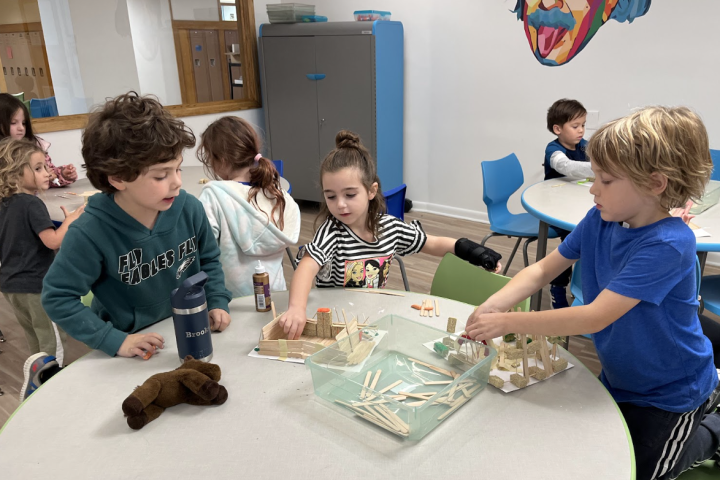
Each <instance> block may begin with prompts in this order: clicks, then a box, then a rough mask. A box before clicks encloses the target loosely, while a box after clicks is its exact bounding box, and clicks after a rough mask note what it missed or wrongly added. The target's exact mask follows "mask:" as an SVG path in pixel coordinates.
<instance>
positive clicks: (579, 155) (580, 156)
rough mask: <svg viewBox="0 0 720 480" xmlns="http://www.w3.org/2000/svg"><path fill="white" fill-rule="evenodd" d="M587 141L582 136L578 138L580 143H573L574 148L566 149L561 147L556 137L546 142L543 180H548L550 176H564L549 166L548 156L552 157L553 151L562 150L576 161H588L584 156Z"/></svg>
mask: <svg viewBox="0 0 720 480" xmlns="http://www.w3.org/2000/svg"><path fill="white" fill-rule="evenodd" d="M587 143H588V142H587V140H585V139H584V138H583V139H582V140H580V143H578V144H577V145H575V150H568V149H567V148H565V147H563V146H562V144H561V143H560V140H557V139H555V140H553V141H552V142H550V143H548V146H547V147H545V163H544V166H545V180H550V179H551V178H561V177H564V176H565V175H563V174H562V173H560V172H558V171H557V170H555V169H554V168H552V167H550V157H552V154H553V153H555V152H562V153H564V154H565V155H566V156H567V157H568V158H569V159H570V160H575V161H577V162H587V161H589V160H588V158H587V157H586V156H585V147H587Z"/></svg>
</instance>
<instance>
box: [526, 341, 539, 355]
mask: <svg viewBox="0 0 720 480" xmlns="http://www.w3.org/2000/svg"><path fill="white" fill-rule="evenodd" d="M539 351H540V342H538V341H533V342H531V343H529V344H528V346H527V353H528V355H535V354H536V353H537V352H539Z"/></svg>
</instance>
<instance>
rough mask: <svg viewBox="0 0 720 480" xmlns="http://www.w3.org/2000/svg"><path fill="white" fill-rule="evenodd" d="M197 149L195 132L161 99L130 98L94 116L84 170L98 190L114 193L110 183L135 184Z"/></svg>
mask: <svg viewBox="0 0 720 480" xmlns="http://www.w3.org/2000/svg"><path fill="white" fill-rule="evenodd" d="M194 145H195V135H193V133H192V131H191V130H190V129H189V128H188V127H187V126H186V125H185V124H184V123H183V122H182V121H181V120H179V119H177V118H175V117H173V116H172V115H171V114H170V112H168V111H167V110H165V109H164V108H163V106H162V105H161V104H160V102H159V101H158V100H157V99H156V98H154V97H152V96H142V97H141V96H139V95H138V94H137V93H136V92H128V93H126V94H123V95H120V96H118V97H115V98H113V99H110V100H108V101H107V102H105V104H104V105H102V106H101V107H100V108H99V109H97V110H96V111H95V112H93V113H92V114H90V118H89V120H88V124H87V127H85V131H83V135H82V156H83V159H84V160H85V164H84V165H83V167H84V168H85V169H86V170H87V176H88V179H89V180H90V183H92V184H93V186H94V187H95V188H97V189H98V190H101V191H103V192H105V193H113V192H115V191H116V189H115V187H113V186H112V185H111V184H110V182H109V181H108V177H117V178H119V179H121V180H123V181H126V182H132V181H134V180H135V179H137V177H138V176H139V175H141V174H142V173H144V172H146V171H147V170H148V168H150V167H151V166H153V165H156V164H158V163H165V162H169V161H172V160H175V159H176V158H178V156H179V155H181V154H182V151H183V150H184V149H186V148H191V147H193V146H194Z"/></svg>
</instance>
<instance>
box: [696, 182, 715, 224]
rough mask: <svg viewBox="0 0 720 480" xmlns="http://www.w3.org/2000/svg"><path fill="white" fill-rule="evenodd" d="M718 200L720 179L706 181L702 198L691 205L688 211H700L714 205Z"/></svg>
mask: <svg viewBox="0 0 720 480" xmlns="http://www.w3.org/2000/svg"><path fill="white" fill-rule="evenodd" d="M719 200H720V181H717V180H710V182H708V184H707V186H706V187H705V193H703V196H702V198H701V199H700V200H699V201H698V202H697V203H695V205H693V206H692V208H691V209H690V213H692V214H693V215H697V214H698V213H702V212H704V211H705V210H707V209H708V208H710V207H712V206H714V205H716V204H717V203H718V201H719Z"/></svg>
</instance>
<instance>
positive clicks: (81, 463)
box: [0, 289, 632, 480]
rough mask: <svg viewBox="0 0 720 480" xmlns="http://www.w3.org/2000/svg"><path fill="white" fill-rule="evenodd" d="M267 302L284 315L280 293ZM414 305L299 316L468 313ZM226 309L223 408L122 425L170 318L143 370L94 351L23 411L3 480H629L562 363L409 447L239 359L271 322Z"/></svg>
mask: <svg viewBox="0 0 720 480" xmlns="http://www.w3.org/2000/svg"><path fill="white" fill-rule="evenodd" d="M273 298H274V301H275V303H276V305H277V307H278V309H279V310H278V311H282V310H284V309H285V308H286V306H287V292H277V293H273ZM423 298H430V296H429V295H420V294H414V293H409V292H408V293H407V294H406V296H405V297H394V296H388V295H371V294H362V293H353V292H345V291H343V290H341V289H337V290H336V289H313V290H312V292H311V294H310V298H309V302H308V311H310V312H311V311H314V310H315V309H316V308H319V307H335V306H337V308H338V309H339V308H345V309H346V311H347V310H350V311H352V312H354V313H364V314H367V315H369V316H370V321H371V322H372V320H373V319H375V320H377V319H379V318H381V317H382V316H384V315H387V314H389V313H396V314H401V315H404V316H406V317H407V318H411V319H413V320H417V321H420V322H428V323H429V324H431V325H433V326H435V327H437V328H441V329H444V328H445V326H446V323H447V317H448V316H454V317H456V318H457V319H458V329H460V328H462V326H463V325H464V323H465V320H466V319H467V316H468V315H469V314H470V313H471V311H472V307H471V306H470V305H466V304H462V303H458V302H454V301H451V300H445V299H442V300H440V305H441V308H442V313H443V316H442V317H431V318H429V319H425V318H420V317H419V316H418V312H417V310H413V309H411V308H410V305H411V304H415V303H420V302H421V300H422V299H423ZM230 305H231V315H232V318H233V323H232V324H231V325H230V327H229V328H228V329H227V330H226V331H225V332H223V333H221V334H213V337H212V339H213V346H214V358H213V362H215V363H217V364H219V365H220V366H221V368H222V379H221V380H220V383H221V384H222V385H224V386H225V387H226V388H227V390H228V393H229V398H228V401H227V402H226V403H225V404H224V405H222V406H219V407H197V406H190V405H179V406H176V407H172V408H170V409H168V410H166V411H165V412H164V413H163V414H162V415H161V416H160V417H159V418H158V419H157V420H155V421H153V422H151V423H150V424H148V425H147V426H145V427H144V428H143V429H142V430H139V431H134V430H131V429H130V428H129V427H128V426H127V424H126V421H125V418H124V417H123V414H122V411H121V408H120V406H121V404H122V402H123V400H124V399H125V398H126V397H127V396H128V395H129V394H130V393H131V392H132V390H133V388H134V387H135V386H136V385H140V384H142V383H143V382H144V381H145V380H146V379H147V378H148V377H150V376H151V375H153V374H155V373H158V372H163V371H169V370H172V369H174V368H176V367H177V366H178V365H179V359H178V357H177V350H176V345H175V337H174V333H173V326H172V321H171V320H169V319H168V320H165V321H163V322H160V323H158V324H156V325H154V326H153V327H151V328H150V329H149V330H150V331H156V332H159V333H160V334H162V335H163V336H164V337H165V342H166V343H165V350H163V351H162V352H161V353H160V354H158V355H156V356H154V357H153V358H151V359H150V360H149V361H143V360H140V359H139V358H133V359H128V358H109V357H107V356H106V355H105V354H103V353H101V352H98V351H94V352H92V353H90V354H88V355H86V356H84V357H83V358H81V359H79V360H77V361H76V362H74V363H73V364H71V365H70V366H69V367H68V368H66V369H64V370H63V371H62V372H60V373H59V374H58V375H56V376H55V377H53V378H52V379H51V380H50V381H49V382H48V383H46V384H45V385H44V386H43V387H41V388H40V390H38V391H37V392H35V393H34V394H33V395H32V396H31V397H30V398H29V399H28V400H27V401H26V402H25V403H23V404H22V405H21V406H20V407H19V409H18V410H17V411H16V412H15V414H14V415H13V417H11V419H10V420H9V421H8V423H7V424H6V426H5V428H4V429H3V430H2V431H1V432H0V474H1V476H2V478H4V479H16V478H53V479H56V480H62V479H71V480H78V479H89V478H118V479H126V478H152V479H154V480H155V479H158V480H159V479H179V478H183V479H185V478H188V479H189V478H195V479H197V478H212V479H226V478H228V479H229V478H233V479H236V478H252V479H265V478H284V479H292V478H304V479H310V478H311V479H313V480H316V479H317V480H319V479H325V478H327V479H333V480H337V479H339V478H363V479H373V480H374V479H385V478H387V479H398V478H413V479H419V478H423V479H424V478H427V479H433V480H436V479H439V478H459V479H465V478H468V479H470V478H480V477H482V478H487V479H491V478H502V479H505V478H530V473H531V472H532V478H534V479H552V480H561V479H573V480H577V479H578V478H592V479H609V480H610V479H611V480H620V479H629V478H631V471H632V467H631V462H632V456H631V448H630V445H629V440H628V436H627V434H626V429H625V427H624V423H623V420H622V418H621V416H620V414H619V411H618V410H617V407H616V405H615V403H614V402H613V400H612V399H611V397H610V395H609V394H608V393H607V391H606V390H605V389H604V387H603V386H602V385H601V384H600V382H599V381H598V380H597V378H595V377H594V376H593V375H592V373H591V372H590V371H589V370H587V369H586V368H585V367H584V366H582V364H580V363H579V362H578V361H577V360H576V359H574V358H573V357H572V356H571V355H570V354H568V353H567V352H565V351H562V355H563V356H566V357H568V358H569V359H570V360H571V362H572V363H575V365H576V367H575V368H571V369H569V370H567V371H565V372H562V373H561V374H559V375H557V376H555V377H553V378H552V379H550V380H548V381H545V382H540V383H539V384H537V385H534V386H531V387H529V388H527V389H526V390H521V391H518V392H515V393H511V394H505V393H502V392H500V391H498V390H496V389H494V388H493V387H490V386H488V387H486V388H485V389H484V390H483V391H482V392H480V394H479V395H478V396H477V397H475V398H473V399H472V400H471V401H470V402H468V403H467V404H466V405H465V406H463V407H462V408H461V409H459V410H458V411H457V412H456V413H455V414H453V415H452V416H450V417H449V418H448V419H447V420H446V421H445V422H444V423H443V424H441V425H439V426H438V427H437V428H436V429H435V430H433V431H432V432H430V433H429V434H428V435H427V436H426V437H425V438H424V439H423V440H422V441H420V442H417V443H412V442H407V441H403V440H401V439H399V438H398V437H396V436H394V435H392V434H390V433H388V432H386V431H385V430H382V429H380V428H377V427H375V426H374V425H371V424H369V423H367V422H365V421H364V420H361V419H358V418H356V417H355V418H351V417H348V416H345V415H343V414H341V413H339V412H338V411H336V410H334V409H332V408H330V407H329V406H328V404H326V403H325V402H324V401H321V400H319V399H318V398H317V397H316V395H315V394H314V393H313V388H312V379H311V376H310V372H309V371H307V370H306V368H305V367H304V366H303V365H298V364H291V363H284V362H279V361H273V360H265V359H256V358H250V357H248V356H247V354H248V353H249V352H250V351H251V350H252V349H253V347H255V345H256V342H257V339H258V336H259V334H260V329H261V327H262V326H264V325H265V324H266V323H268V322H269V321H270V320H271V314H270V313H257V312H256V311H255V308H254V303H253V298H252V297H244V298H240V299H235V300H233V302H232V303H231V304H230ZM458 331H460V330H458Z"/></svg>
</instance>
